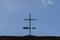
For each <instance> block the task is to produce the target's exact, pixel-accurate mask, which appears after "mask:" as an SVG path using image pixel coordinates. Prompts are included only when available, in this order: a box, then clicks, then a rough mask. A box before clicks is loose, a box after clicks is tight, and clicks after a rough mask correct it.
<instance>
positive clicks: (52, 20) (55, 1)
mask: <svg viewBox="0 0 60 40" xmlns="http://www.w3.org/2000/svg"><path fill="white" fill-rule="evenodd" d="M29 13H31V14H32V18H35V19H37V20H36V21H33V22H32V26H33V27H36V29H35V30H32V35H36V36H60V19H59V18H60V0H0V35H6V36H12V35H13V36H23V35H27V34H28V30H23V26H28V22H27V21H24V20H23V19H25V18H28V15H29Z"/></svg>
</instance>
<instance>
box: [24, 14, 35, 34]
mask: <svg viewBox="0 0 60 40" xmlns="http://www.w3.org/2000/svg"><path fill="white" fill-rule="evenodd" d="M24 20H26V21H29V27H23V29H29V35H31V29H36V28H35V27H33V28H32V27H31V21H32V20H36V19H32V18H31V13H29V19H24Z"/></svg>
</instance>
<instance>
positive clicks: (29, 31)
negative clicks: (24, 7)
mask: <svg viewBox="0 0 60 40" xmlns="http://www.w3.org/2000/svg"><path fill="white" fill-rule="evenodd" d="M29 35H31V13H29Z"/></svg>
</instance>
